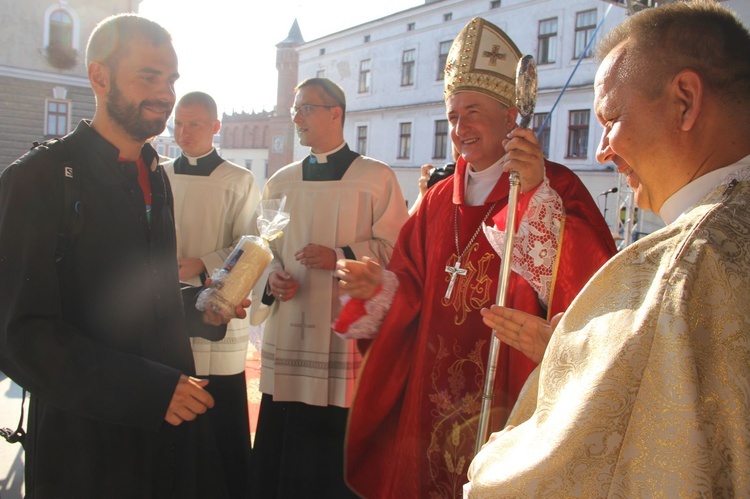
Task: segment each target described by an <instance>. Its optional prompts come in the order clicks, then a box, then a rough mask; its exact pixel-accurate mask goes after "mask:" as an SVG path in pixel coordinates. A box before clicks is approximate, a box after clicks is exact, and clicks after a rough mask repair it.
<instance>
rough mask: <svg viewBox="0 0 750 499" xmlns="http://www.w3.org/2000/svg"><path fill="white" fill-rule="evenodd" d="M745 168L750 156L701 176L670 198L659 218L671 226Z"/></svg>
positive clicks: (661, 210) (662, 207)
mask: <svg viewBox="0 0 750 499" xmlns="http://www.w3.org/2000/svg"><path fill="white" fill-rule="evenodd" d="M744 166H750V156H745V157H744V158H743V159H741V160H739V161H738V162H736V163H734V164H733V165H729V166H725V167H723V168H719V169H717V170H713V171H710V172H708V173H706V174H705V175H701V176H700V177H698V178H697V179H695V180H693V181H692V182H690V183H689V184H687V185H686V186H685V187H683V188H682V189H680V190H679V191H677V192H675V193H674V194H672V195H671V196H669V199H667V200H666V201H664V204H662V206H661V209H660V210H659V216H660V217H661V219H662V220H663V221H664V223H665V224H667V225H669V224H671V223H672V222H674V221H675V220H677V219H678V218H680V216H681V215H682V214H683V213H685V212H686V211H688V210H689V209H690V208H692V207H693V206H694V205H695V203H697V202H698V201H700V200H701V199H703V197H704V196H705V195H706V194H708V193H709V192H711V190H712V189H713V188H714V187H716V186H717V185H719V184H720V183H721V181H722V180H724V178H725V177H726V176H727V175H730V174H732V173H735V172H736V171H737V170H739V169H740V168H742V167H744Z"/></svg>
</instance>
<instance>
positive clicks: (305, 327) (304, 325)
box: [289, 312, 315, 340]
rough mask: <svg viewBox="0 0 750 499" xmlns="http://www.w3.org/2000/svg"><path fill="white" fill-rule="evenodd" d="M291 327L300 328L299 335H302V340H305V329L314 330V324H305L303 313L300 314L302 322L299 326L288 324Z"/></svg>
mask: <svg viewBox="0 0 750 499" xmlns="http://www.w3.org/2000/svg"><path fill="white" fill-rule="evenodd" d="M289 325H290V326H292V327H298V328H300V333H301V334H302V339H303V340H304V339H305V329H315V324H305V313H304V312H302V320H301V321H300V322H299V324H293V323H291V324H289Z"/></svg>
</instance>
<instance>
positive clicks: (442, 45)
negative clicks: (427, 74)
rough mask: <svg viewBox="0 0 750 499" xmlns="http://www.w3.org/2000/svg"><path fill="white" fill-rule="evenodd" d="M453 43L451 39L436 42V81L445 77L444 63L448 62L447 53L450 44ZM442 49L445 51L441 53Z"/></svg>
mask: <svg viewBox="0 0 750 499" xmlns="http://www.w3.org/2000/svg"><path fill="white" fill-rule="evenodd" d="M452 45H453V40H444V41H442V42H438V74H437V78H436V80H437V81H442V80H444V79H445V65H446V64H447V63H448V54H449V53H450V51H451V46H452ZM443 49H445V53H443Z"/></svg>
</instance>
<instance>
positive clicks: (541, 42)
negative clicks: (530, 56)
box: [536, 17, 559, 64]
mask: <svg viewBox="0 0 750 499" xmlns="http://www.w3.org/2000/svg"><path fill="white" fill-rule="evenodd" d="M551 21H554V22H555V31H554V32H549V33H542V26H543V24H544V23H549V22H551ZM558 27H559V21H558V18H557V17H550V18H547V19H541V20H540V21H539V31H538V34H537V54H536V56H537V64H554V63H555V62H557V34H558ZM543 55H546V57H543Z"/></svg>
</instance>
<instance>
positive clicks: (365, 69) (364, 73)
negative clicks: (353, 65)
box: [357, 59, 372, 94]
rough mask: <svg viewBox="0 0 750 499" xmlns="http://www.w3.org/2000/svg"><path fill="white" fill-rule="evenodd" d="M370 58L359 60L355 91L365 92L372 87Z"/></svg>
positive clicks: (368, 91)
mask: <svg viewBox="0 0 750 499" xmlns="http://www.w3.org/2000/svg"><path fill="white" fill-rule="evenodd" d="M371 65H372V59H362V60H361V61H359V79H358V83H357V93H359V94H367V93H370V91H371V89H372V67H371Z"/></svg>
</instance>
